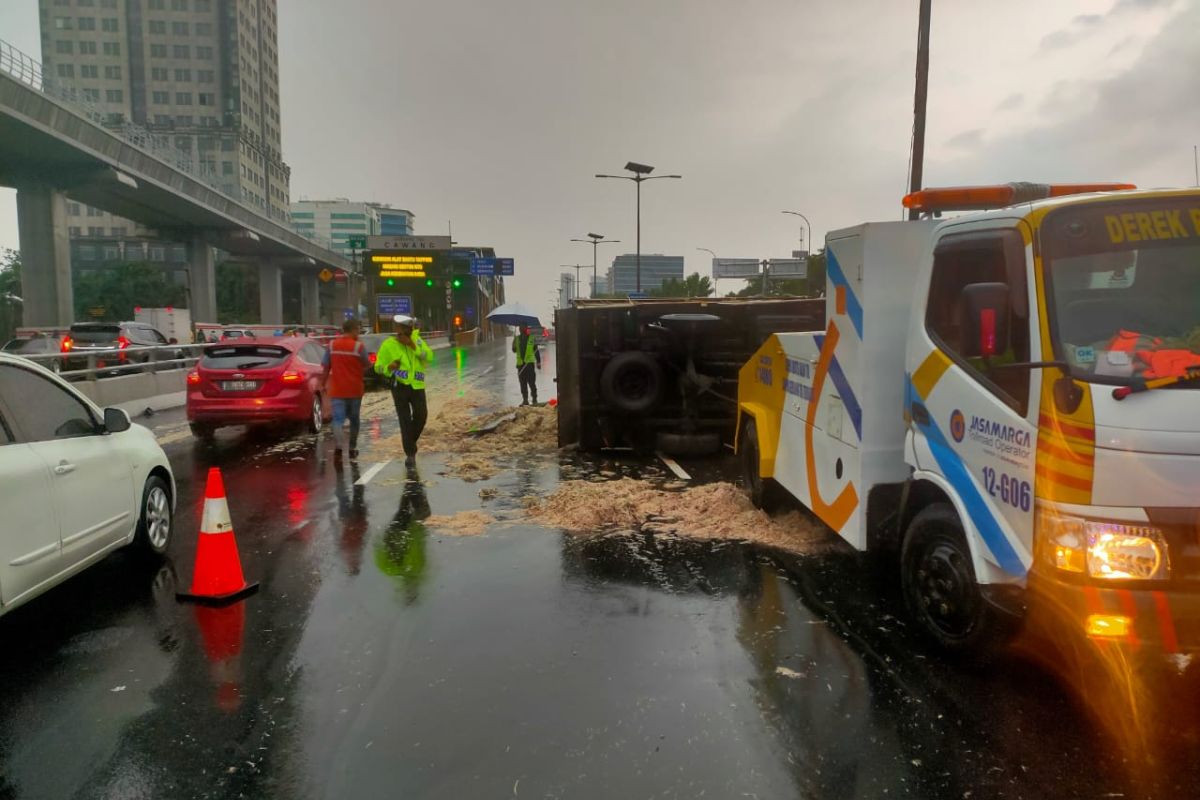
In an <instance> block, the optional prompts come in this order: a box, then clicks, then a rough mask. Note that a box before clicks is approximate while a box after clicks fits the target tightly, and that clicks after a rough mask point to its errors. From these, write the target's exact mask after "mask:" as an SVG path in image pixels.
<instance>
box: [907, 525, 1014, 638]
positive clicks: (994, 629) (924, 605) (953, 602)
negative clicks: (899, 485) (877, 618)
mask: <svg viewBox="0 0 1200 800" xmlns="http://www.w3.org/2000/svg"><path fill="white" fill-rule="evenodd" d="M900 582H901V586H902V589H903V592H904V600H905V604H906V605H907V606H908V611H909V614H910V615H911V616H912V617H913V619H914V620H916V621H917V622H918V623H920V625H921V628H922V629H923V630H924V631H925V633H926V634H928V635H929V636H930V638H932V639H933V641H934V643H936V644H937V645H938V647H940V648H942V649H943V650H945V651H947V652H949V653H957V654H961V655H972V656H978V655H986V654H987V653H988V652H989V651H992V650H994V649H995V648H996V647H997V646H998V645H1000V644H1001V643H1003V642H1004V640H1005V639H1006V638H1007V634H1008V633H1010V632H1011V630H1010V626H1008V625H1006V624H1005V623H1006V620H1005V619H1003V617H1002V616H1001V614H1000V612H999V611H997V610H996V609H995V608H994V607H993V606H992V605H991V604H989V603H988V602H987V601H986V600H985V599H984V597H983V594H982V592H980V590H979V584H978V583H977V582H976V580H975V567H974V566H973V565H972V564H971V551H970V550H969V549H968V548H967V540H966V536H965V535H964V534H963V529H962V523H961V522H960V521H959V519H958V514H957V513H956V512H955V511H954V509H953V508H952V507H951V506H950V505H949V504H947V503H935V504H933V505H931V506H929V507H927V508H925V509H923V510H921V511H920V512H919V513H918V514H917V516H916V517H914V518H913V521H912V522H911V523H909V526H908V531H907V532H906V533H905V536H904V545H903V547H902V549H901V552H900Z"/></svg>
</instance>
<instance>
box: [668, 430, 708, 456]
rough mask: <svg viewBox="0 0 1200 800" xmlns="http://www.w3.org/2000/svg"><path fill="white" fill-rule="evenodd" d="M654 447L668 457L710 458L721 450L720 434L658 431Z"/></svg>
mask: <svg viewBox="0 0 1200 800" xmlns="http://www.w3.org/2000/svg"><path fill="white" fill-rule="evenodd" d="M655 447H656V448H657V449H658V450H660V451H662V452H663V453H665V454H666V455H669V456H681V457H685V458H686V457H688V456H711V455H712V454H713V453H716V452H717V451H719V450H720V449H721V434H719V433H711V432H706V433H672V432H669V431H659V433H658V435H657V436H656V437H655Z"/></svg>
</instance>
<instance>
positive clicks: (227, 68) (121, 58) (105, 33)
mask: <svg viewBox="0 0 1200 800" xmlns="http://www.w3.org/2000/svg"><path fill="white" fill-rule="evenodd" d="M38 5H39V8H40V12H41V31H42V61H43V66H44V70H45V74H46V75H47V76H48V77H49V78H51V79H52V80H55V81H58V82H60V83H62V84H66V85H70V86H74V87H75V88H76V89H77V90H78V91H79V94H80V97H81V99H83V100H84V101H86V102H88V103H90V104H91V105H93V106H95V107H96V108H97V110H98V111H100V112H101V113H103V114H104V115H105V118H106V119H107V120H108V121H109V123H111V124H119V123H120V122H122V121H124V120H129V121H131V122H133V123H136V124H137V125H140V126H142V127H144V128H145V129H146V130H147V131H148V132H149V133H150V135H151V136H152V137H154V139H155V142H154V144H155V145H156V146H158V147H162V148H170V147H174V148H177V149H179V150H183V151H185V152H186V153H189V154H191V156H192V162H193V164H195V165H196V166H197V167H198V168H199V172H200V175H201V176H202V177H203V178H205V179H206V180H208V181H209V182H210V183H215V185H217V186H218V187H219V188H220V189H221V190H222V191H224V192H225V193H226V194H228V195H230V196H231V197H234V198H237V199H239V200H241V201H242V202H243V203H245V204H246V205H249V206H251V207H253V208H256V209H257V210H258V211H259V213H260V214H262V215H263V216H266V217H269V218H271V219H274V220H277V221H279V222H282V223H285V224H286V222H287V219H288V191H289V189H288V185H289V182H290V178H291V171H290V169H289V168H288V166H287V164H285V163H284V161H283V155H282V153H281V152H280V115H279V53H278V50H277V44H276V42H277V36H278V18H277V15H276V0H39V2H38ZM73 205H74V204H73ZM76 210H78V212H79V213H78V214H74V215H72V216H71V218H70V223H69V224H70V225H71V226H72V235H73V236H75V237H93V238H99V237H104V238H108V239H121V238H123V237H125V236H132V235H138V234H145V233H151V232H147V231H145V230H142V229H139V228H138V226H136V225H135V224H134V223H131V222H129V221H127V220H122V219H120V218H118V217H114V216H112V215H109V214H105V213H102V212H98V211H97V210H96V209H89V208H87V207H86V206H78V205H76Z"/></svg>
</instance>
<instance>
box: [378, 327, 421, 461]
mask: <svg viewBox="0 0 1200 800" xmlns="http://www.w3.org/2000/svg"><path fill="white" fill-rule="evenodd" d="M393 319H394V320H395V322H396V333H395V335H394V336H392V337H391V338H390V339H386V340H384V342H383V344H381V345H380V346H379V352H378V354H376V357H375V372H376V373H378V374H379V375H382V376H383V377H384V378H386V379H389V380H390V381H391V385H392V403H393V404H394V405H395V406H396V417H397V418H398V419H399V421H400V438H401V441H402V442H403V443H404V456H405V458H404V463H405V464H406V465H407V466H410V467H411V466H413V465H414V464H416V463H417V440H418V439H420V438H421V432H422V431H423V430H425V420H426V419H427V418H428V417H429V406H428V404H427V403H426V402H425V370H426V369H427V368H428V367H429V365H430V364H432V363H433V349H432V348H431V347H430V346H429V345H428V344H426V343H425V340H424V339H422V338H421V334H420V332H419V331H418V330H417V321H416V320H415V319H414V318H413V317H410V316H409V315H407V314H397V315H396V316H395V317H393Z"/></svg>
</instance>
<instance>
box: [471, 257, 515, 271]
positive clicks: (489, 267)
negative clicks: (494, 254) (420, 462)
mask: <svg viewBox="0 0 1200 800" xmlns="http://www.w3.org/2000/svg"><path fill="white" fill-rule="evenodd" d="M509 260H510V261H511V260H512V259H509ZM471 274H472V275H495V274H496V259H495V258H491V257H487V256H475V257H474V258H472V259H471Z"/></svg>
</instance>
